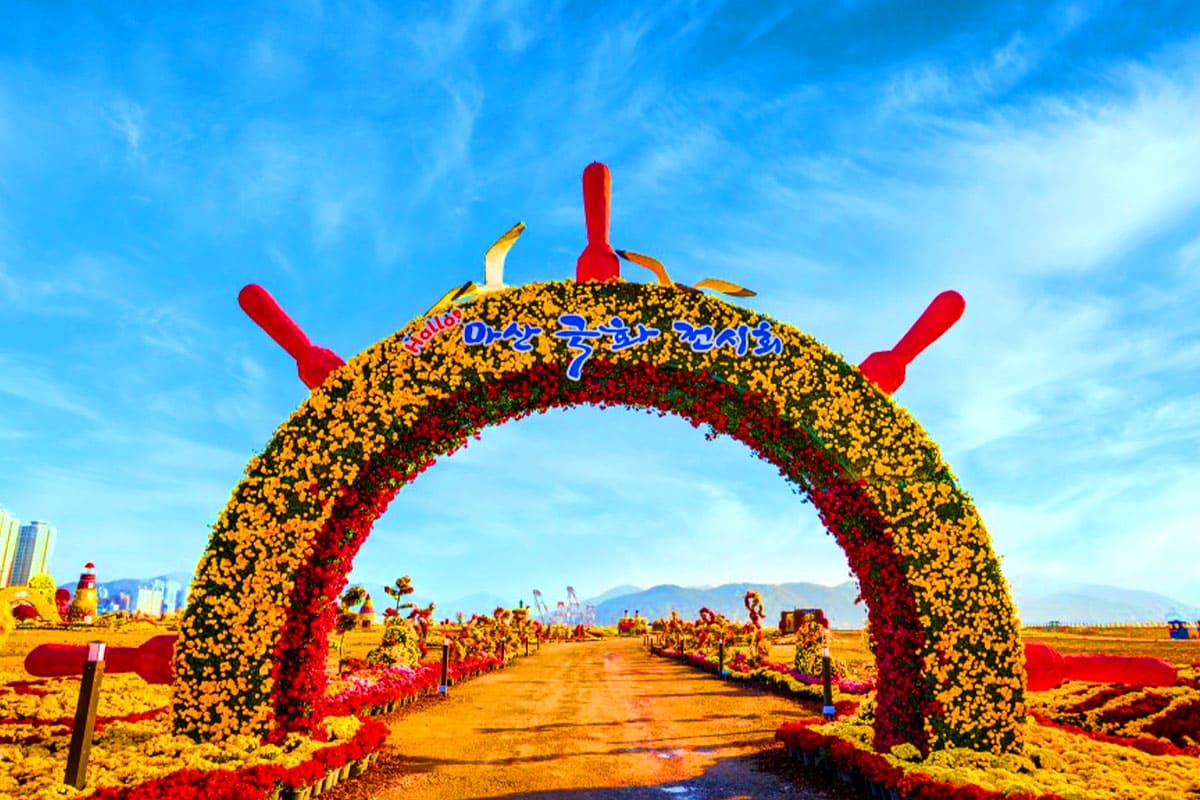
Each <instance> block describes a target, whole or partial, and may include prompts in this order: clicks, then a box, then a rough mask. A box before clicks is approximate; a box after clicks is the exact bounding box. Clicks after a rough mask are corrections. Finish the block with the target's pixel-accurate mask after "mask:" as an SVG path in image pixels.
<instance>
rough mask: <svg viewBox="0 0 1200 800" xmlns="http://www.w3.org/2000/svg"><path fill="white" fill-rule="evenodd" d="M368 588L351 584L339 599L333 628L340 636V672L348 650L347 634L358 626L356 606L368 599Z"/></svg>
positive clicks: (340, 672) (339, 672)
mask: <svg viewBox="0 0 1200 800" xmlns="http://www.w3.org/2000/svg"><path fill="white" fill-rule="evenodd" d="M366 596H367V590H366V589H364V588H363V587H361V586H351V587H350V588H349V589H347V590H346V592H345V594H343V595H342V599H341V600H340V601H338V608H337V619H336V620H335V621H334V623H333V629H334V630H335V631H337V633H338V634H339V636H338V674H339V675H341V674H342V660H343V658H344V657H345V652H346V634H347V633H349V632H350V631H352V630H354V629H355V627H357V626H358V614H356V613H355V612H354V608H355V607H356V606H359V605H362V602H363V600H364V599H366Z"/></svg>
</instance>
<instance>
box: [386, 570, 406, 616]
mask: <svg viewBox="0 0 1200 800" xmlns="http://www.w3.org/2000/svg"><path fill="white" fill-rule="evenodd" d="M383 591H385V592H386V593H387V596H388V597H391V598H393V599H395V601H396V611H397V612H399V611H400V609H402V608H412V607H413V604H412V603H403V602H401V601H402V600H403V599H404V597H405V595H410V594H412V593H413V591H414V590H413V587H412V580H411V579H410V578H409V577H408V576H407V575H404V576H403V577H400V578H396V584H395V586H385V587H383Z"/></svg>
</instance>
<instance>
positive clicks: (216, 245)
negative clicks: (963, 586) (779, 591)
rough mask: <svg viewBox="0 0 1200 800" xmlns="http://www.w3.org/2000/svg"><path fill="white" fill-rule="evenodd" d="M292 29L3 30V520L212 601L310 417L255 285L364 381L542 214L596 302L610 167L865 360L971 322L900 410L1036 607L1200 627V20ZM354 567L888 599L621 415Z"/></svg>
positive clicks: (479, 447) (556, 274)
mask: <svg viewBox="0 0 1200 800" xmlns="http://www.w3.org/2000/svg"><path fill="white" fill-rule="evenodd" d="M218 5H219V4H218ZM280 5H282V4H270V6H267V5H264V6H262V7H260V8H258V9H257V10H255V9H250V10H247V11H242V10H239V11H237V12H236V13H233V12H226V11H223V10H211V9H210V10H209V11H206V12H203V13H201V12H181V11H179V10H178V9H177V8H176V7H174V6H173V5H172V4H166V5H163V4H125V5H123V6H122V7H121V8H120V9H119V10H116V11H95V12H89V11H86V10H83V9H81V8H79V7H72V8H71V9H69V10H68V9H67V8H65V7H64V6H62V5H61V4H21V5H20V6H19V7H17V8H16V10H13V9H10V10H9V12H8V13H7V14H6V15H5V17H6V20H5V24H4V26H2V28H0V311H2V313H0V503H2V504H3V505H4V506H5V507H6V508H8V509H9V510H10V511H11V512H13V513H15V514H16V515H18V516H19V517H20V518H21V519H22V521H29V520H32V519H43V520H48V521H50V522H51V523H53V524H55V525H56V526H57V527H58V530H59V541H58V545H57V547H56V550H55V555H54V561H53V565H52V566H53V572H54V574H55V577H56V578H58V579H59V580H60V581H66V580H70V579H73V578H74V577H75V575H77V574H78V572H79V570H80V567H81V566H82V564H83V562H85V561H88V560H92V561H95V562H96V564H97V567H98V572H99V573H100V576H101V579H102V580H103V579H105V578H117V577H126V576H150V575H155V574H159V573H162V572H167V571H170V570H179V569H189V568H191V567H192V566H193V565H194V564H195V562H196V560H197V559H198V558H199V556H200V554H201V552H202V551H203V548H204V545H205V542H206V537H207V526H208V525H210V524H211V523H212V522H213V521H214V520H215V519H216V516H217V514H218V512H219V511H220V509H221V508H222V507H223V506H224V504H225V502H226V500H227V499H228V496H229V493H230V491H231V490H232V488H233V486H234V485H235V484H236V482H237V480H238V479H239V477H240V475H241V473H242V470H243V469H244V466H245V464H246V462H247V460H248V459H249V458H250V457H251V455H253V454H254V453H255V452H257V451H259V450H260V449H261V448H262V447H263V446H264V445H265V443H266V442H267V440H268V439H269V438H270V436H271V433H272V431H273V430H274V429H275V427H276V426H278V425H279V424H280V423H281V422H282V421H283V420H284V419H285V418H286V417H287V416H288V414H289V413H291V411H292V410H293V409H295V408H296V406H297V405H298V404H299V403H300V402H301V401H302V400H303V398H304V397H305V396H306V392H307V390H306V389H305V387H304V386H303V385H302V384H301V383H300V381H299V380H298V378H297V377H296V371H295V365H294V363H293V362H292V361H291V360H290V359H289V358H288V357H287V356H286V355H285V354H284V353H283V351H282V350H280V349H279V348H278V347H276V346H275V344H274V343H273V342H271V341H270V340H269V339H268V338H267V336H266V335H265V334H264V333H262V331H260V330H259V329H258V328H257V327H255V326H254V325H253V324H252V323H251V322H250V321H249V320H248V319H247V318H246V317H245V316H244V315H243V314H242V312H241V311H240V309H239V308H238V305H237V302H236V296H237V293H238V290H239V289H240V288H241V287H242V286H243V285H245V284H246V283H250V282H257V283H261V284H263V285H264V286H265V287H266V288H267V289H268V290H270V291H271V292H272V293H273V294H274V295H275V297H276V298H277V299H278V300H279V301H280V303H281V304H282V305H283V307H284V308H285V309H286V310H287V311H288V312H289V313H290V314H291V315H292V316H293V317H294V318H295V319H296V320H297V322H298V323H299V324H300V325H301V326H302V327H303V328H304V329H305V331H306V332H307V333H308V334H309V336H310V337H311V338H312V339H313V341H314V342H316V343H317V344H320V345H324V346H327V347H330V348H332V349H333V350H335V351H336V352H338V353H339V354H340V355H342V357H343V358H349V357H350V356H351V355H353V354H355V353H357V352H359V351H361V350H363V349H364V348H366V347H368V346H370V345H371V344H373V343H375V342H376V341H378V340H380V339H382V338H384V337H386V336H388V335H390V334H391V333H392V332H394V331H396V330H397V329H399V328H400V327H402V326H403V325H405V324H406V323H407V322H408V321H409V320H411V319H413V318H414V317H415V316H417V315H419V314H421V313H423V312H424V311H425V309H426V308H428V307H429V305H430V304H431V303H432V302H433V300H434V299H435V298H436V297H438V296H440V295H441V294H442V293H443V292H444V291H445V290H446V289H447V288H449V287H451V286H454V285H458V284H461V283H462V282H463V281H465V280H467V279H469V278H471V279H478V278H481V277H482V256H483V251H484V250H485V249H486V248H487V246H488V245H489V244H490V243H491V242H492V241H493V240H494V239H495V238H496V237H497V236H499V235H500V234H501V233H503V232H504V231H505V230H507V229H508V228H509V227H510V226H511V225H512V224H513V223H514V222H516V221H517V220H523V221H524V222H525V223H526V224H527V226H528V228H527V230H526V232H525V234H524V235H523V236H522V238H521V240H520V241H519V242H518V243H517V244H516V246H515V247H514V249H513V251H512V252H511V253H510V255H509V258H508V264H507V268H506V275H505V277H506V280H507V281H508V282H509V283H522V282H526V281H534V280H550V279H562V278H567V277H571V276H573V274H574V265H575V259H576V257H577V256H578V254H579V252H580V250H581V249H582V247H583V244H584V241H585V239H584V226H583V214H582V198H581V192H580V173H581V171H582V169H583V167H584V166H585V165H586V164H587V163H588V162H590V161H593V160H600V161H604V162H605V163H607V164H608V165H609V166H610V168H611V170H612V174H613V198H614V204H613V217H612V240H613V244H614V245H615V246H616V247H619V248H625V249H629V250H635V251H639V252H645V253H650V254H653V255H654V256H656V257H657V258H659V259H661V260H662V261H663V262H664V263H665V264H666V265H667V266H668V268H669V269H670V270H671V273H672V276H673V277H675V278H677V279H680V280H685V281H688V282H692V281H695V280H698V279H700V278H703V277H709V276H713V277H721V278H725V279H727V280H731V281H734V282H737V283H740V284H743V285H746V286H749V287H751V288H753V289H755V290H756V291H757V292H758V296H757V297H755V298H751V299H748V300H745V301H738V302H743V303H745V304H746V305H749V306H751V307H753V308H755V309H758V310H760V311H762V312H765V313H767V314H770V315H772V316H774V317H776V318H778V319H781V320H784V321H786V322H789V323H791V324H793V325H795V326H797V327H799V328H801V329H803V330H806V331H808V332H809V333H812V334H813V335H815V336H816V337H817V338H818V339H820V340H821V341H823V342H824V343H826V344H827V345H828V346H830V347H831V348H832V349H833V350H835V351H837V352H839V353H841V354H842V355H843V356H844V357H845V358H846V359H847V360H848V361H851V362H853V363H857V362H859V361H861V360H862V358H863V357H865V356H866V355H867V354H868V353H870V352H872V351H874V350H882V349H885V348H887V347H890V346H892V345H893V344H894V343H895V342H896V340H897V339H898V338H899V336H900V335H901V334H902V333H903V332H904V330H905V329H906V328H907V327H908V325H909V324H910V323H911V322H912V321H913V320H914V319H915V318H916V316H917V315H918V314H919V312H920V311H921V310H922V309H923V308H924V307H925V305H926V304H927V303H928V302H929V300H930V299H932V297H933V296H934V295H936V294H937V293H938V292H940V291H942V290H943V289H951V288H953V289H957V290H958V291H960V292H961V293H962V294H963V295H964V296H965V297H966V300H967V310H966V314H965V316H964V318H963V319H962V321H961V322H960V323H959V324H958V325H957V326H956V327H955V328H954V329H952V330H951V332H950V333H949V334H947V335H946V336H945V337H944V338H943V339H942V340H941V341H939V342H938V343H937V344H935V345H934V346H933V347H932V348H930V349H929V350H928V351H926V353H924V354H923V355H922V356H921V357H920V358H919V359H918V360H917V362H916V363H915V364H914V365H913V366H912V367H911V368H910V369H909V373H908V381H907V383H906V384H905V385H904V386H903V387H902V388H901V389H900V390H899V392H897V394H896V400H897V402H899V403H901V404H902V405H904V406H906V407H907V408H908V409H909V410H910V411H911V412H912V413H913V414H914V415H915V417H916V418H917V419H918V420H919V421H920V422H921V423H922V425H923V426H924V427H925V428H926V429H927V430H928V431H929V433H930V435H931V436H932V437H933V438H934V439H935V440H936V441H937V442H938V443H939V445H940V446H941V448H942V452H943V455H944V457H945V458H946V460H947V461H948V462H949V464H950V465H951V467H952V468H953V469H954V471H955V472H956V474H957V475H958V477H959V479H960V482H961V483H962V485H963V487H964V488H965V489H966V490H967V492H969V493H970V494H971V495H972V496H973V497H974V498H975V500H976V503H977V505H978V507H979V508H980V510H981V512H982V514H983V518H984V520H985V523H986V524H987V527H988V529H989V531H990V532H991V535H992V539H993V544H994V546H995V549H996V551H997V552H998V553H999V554H1000V555H1001V556H1002V558H1003V565H1004V569H1005V570H1006V572H1007V573H1009V574H1012V575H1017V574H1023V573H1037V574H1041V575H1046V576H1054V577H1057V578H1060V579H1063V580H1072V581H1084V582H1096V583H1111V584H1114V585H1118V586H1126V587H1131V588H1143V589H1151V590H1156V591H1161V592H1163V593H1167V594H1171V595H1173V596H1175V597H1176V598H1178V599H1180V600H1182V601H1184V602H1187V603H1191V604H1193V605H1195V604H1200V588H1197V587H1198V586H1200V584H1198V583H1197V581H1196V559H1195V548H1196V544H1197V540H1198V537H1197V534H1198V533H1200V462H1198V461H1197V459H1196V455H1195V454H1196V452H1197V451H1200V441H1198V440H1200V389H1198V388H1197V387H1200V380H1198V379H1200V314H1197V308H1198V305H1200V224H1198V223H1200V181H1198V180H1197V179H1196V176H1197V175H1200V7H1197V6H1195V4H1193V3H1190V2H1179V3H1169V2H1156V3H1128V4H1119V3H1104V2H1099V3H1088V2H1068V3H1054V4H1041V3H1031V4H1014V3H1008V2H999V3H975V4H969V3H958V2H952V3H949V2H948V3H943V4H920V7H921V9H922V10H921V11H919V12H918V11H916V10H915V8H916V6H915V5H914V4H909V3H885V2H866V1H863V2H846V3H842V4H837V3H808V4H787V3H784V4H780V3H759V4H721V3H700V2H695V3H687V4H662V7H661V8H660V7H658V6H659V4H649V5H648V4H637V3H628V4H583V3H570V4H564V3H558V4H556V3H550V2H535V3H528V4H523V3H519V2H490V3H483V2H479V3H458V4H453V5H443V4H441V3H431V4H394V5H390V4H381V5H372V4H369V3H353V4H345V5H343V4H333V3H320V2H312V3H300V4H294V5H291V6H289V7H288V8H287V10H280V9H279V8H276V7H275V6H280ZM652 6H653V7H652ZM634 269H635V268H634ZM625 274H626V276H628V277H634V278H636V279H638V280H643V279H646V278H648V277H649V273H642V274H638V273H637V272H633V271H632V270H631V268H629V267H626V268H625ZM464 491H466V492H468V493H469V495H468V496H469V497H470V501H469V502H464V501H463V497H464ZM357 564H358V566H357V567H356V569H355V572H354V576H353V577H354V578H355V579H356V580H359V581H363V582H368V583H383V582H390V581H391V580H392V579H393V578H395V577H396V576H397V575H400V574H403V573H407V574H410V575H412V577H413V581H414V584H415V585H416V586H417V589H418V591H419V592H420V593H421V594H426V595H432V596H434V597H443V598H447V597H456V596H461V595H464V594H468V593H471V592H476V591H490V592H494V593H497V594H500V595H503V596H506V597H512V598H513V601H514V602H515V600H516V599H517V598H518V597H521V598H524V599H525V600H526V601H528V599H529V590H530V589H532V588H534V587H537V588H540V589H541V590H542V591H543V592H544V593H545V595H546V597H547V599H549V600H551V601H553V600H555V599H557V598H559V597H561V596H563V595H564V594H565V589H564V587H565V586H566V585H567V584H571V585H573V586H575V587H576V589H577V590H578V591H579V594H580V595H581V596H583V597H587V596H590V595H594V594H598V593H600V592H602V591H604V590H606V589H608V588H609V587H611V586H613V585H616V584H621V583H633V584H637V585H641V586H649V585H652V584H656V583H667V582H670V583H681V584H694V585H703V584H717V583H723V582H729V581H764V582H781V581H788V580H809V581H814V582H818V583H825V584H834V583H839V582H841V581H843V580H846V579H847V578H848V577H849V573H848V568H847V566H846V562H845V559H844V557H843V556H842V554H841V552H840V550H839V549H838V548H837V546H836V545H835V544H834V542H833V540H832V538H831V537H830V536H828V535H827V534H825V533H824V531H823V530H822V529H821V527H820V525H819V523H818V521H817V519H816V516H815V514H814V512H813V511H812V508H811V506H809V505H807V504H804V503H802V502H801V501H800V498H798V497H797V496H796V495H794V494H793V493H792V492H791V491H790V489H789V487H788V486H787V485H786V484H785V483H784V482H783V481H782V480H781V479H780V478H779V477H778V476H777V474H776V473H775V472H774V470H773V469H772V468H770V467H769V466H767V465H766V464H764V463H762V462H759V461H757V460H756V459H754V458H753V457H751V456H750V454H749V451H748V450H747V449H746V448H745V447H743V446H742V445H740V444H738V443H736V442H733V441H730V440H727V439H726V440H718V441H716V442H706V441H705V440H704V438H703V436H702V434H701V433H700V432H697V431H694V430H693V429H692V428H691V427H690V426H688V425H687V424H686V423H684V422H682V421H680V420H677V419H659V418H657V417H651V416H647V415H644V414H638V413H634V412H623V411H619V410H607V411H603V412H601V411H598V410H595V409H586V408H585V409H577V410H573V411H569V412H554V413H551V414H549V415H546V416H542V417H537V418H534V419H529V420H525V421H521V422H518V423H511V424H508V425H505V426H501V427H498V428H493V429H489V430H487V431H485V432H484V435H483V438H482V440H481V441H480V442H476V443H472V444H471V446H470V447H468V448H467V449H466V450H465V451H463V452H461V453H458V454H456V455H454V456H453V457H451V458H449V459H446V460H444V461H443V462H441V463H440V464H439V465H438V466H437V467H435V468H434V469H433V470H431V471H430V472H428V473H426V474H425V475H423V476H422V477H421V479H420V480H419V481H418V482H417V483H415V484H413V485H412V486H410V487H408V488H406V489H404V490H403V491H402V492H401V493H400V494H399V495H398V496H397V498H396V500H395V501H394V502H393V504H392V507H391V509H390V510H389V511H388V513H387V514H386V515H385V516H384V517H383V518H381V519H380V521H379V522H378V524H377V525H376V528H375V530H374V531H373V533H372V535H371V537H370V539H369V541H368V542H367V544H366V545H365V546H364V548H363V550H362V551H360V553H359V557H358V560H357Z"/></svg>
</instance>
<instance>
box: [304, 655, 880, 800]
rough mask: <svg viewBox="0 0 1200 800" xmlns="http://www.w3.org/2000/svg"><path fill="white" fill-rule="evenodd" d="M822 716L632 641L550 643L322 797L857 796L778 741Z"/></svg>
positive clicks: (424, 721)
mask: <svg viewBox="0 0 1200 800" xmlns="http://www.w3.org/2000/svg"><path fill="white" fill-rule="evenodd" d="M817 711H818V710H817V709H815V707H809V706H805V705H801V704H799V703H797V702H795V701H791V700H786V699H783V698H780V697H776V696H774V695H770V694H766V693H763V692H759V691H755V690H753V689H745V688H739V687H737V686H734V685H730V684H727V683H725V682H723V681H721V680H718V679H716V678H714V677H713V676H711V675H706V674H704V673H701V672H699V671H696V670H693V669H691V668H688V667H684V666H682V665H680V664H678V663H677V662H672V661H668V660H666V659H662V658H657V657H653V656H650V655H649V654H648V653H646V652H645V650H644V649H643V648H642V644H641V639H640V638H639V639H608V640H604V641H599V642H587V643H578V644H557V645H545V646H543V647H542V650H541V652H540V653H539V654H536V655H534V656H531V657H530V658H527V659H526V658H521V659H518V660H517V661H516V663H514V664H513V665H511V666H510V667H509V668H507V669H505V670H502V671H499V672H496V673H492V674H489V675H485V676H482V677H480V678H477V679H475V680H472V681H469V682H467V683H464V684H462V685H459V686H454V687H451V689H450V692H449V695H448V697H445V698H438V697H429V698H426V699H424V700H423V701H421V702H420V703H417V704H415V705H413V706H410V707H408V708H406V709H404V710H403V711H401V712H399V713H398V714H397V715H396V717H397V718H395V719H390V720H388V722H389V723H391V725H392V729H393V732H392V736H391V739H390V740H389V742H388V746H387V750H386V753H385V755H384V756H383V757H382V758H381V759H380V762H379V764H378V765H377V767H376V768H375V769H374V770H372V771H371V772H369V773H367V774H366V775H364V776H363V777H361V778H359V779H357V780H353V781H349V782H347V783H344V784H341V785H339V786H337V787H336V788H335V789H334V790H333V791H332V792H331V793H329V794H327V795H325V796H326V797H328V798H329V800H361V799H362V798H378V799H379V800H390V799H391V798H405V799H406V800H420V799H421V798H430V799H431V800H432V798H438V799H439V800H449V799H450V798H516V797H530V798H543V799H544V800H631V799H632V798H643V797H658V798H679V799H680V800H718V799H719V800H733V799H734V798H755V799H756V800H774V798H813V799H814V800H816V799H817V798H820V800H852V798H857V797H858V795H857V794H855V793H854V792H852V791H850V790H849V789H848V787H846V786H844V785H842V784H840V783H838V782H837V781H836V780H833V779H830V778H828V777H826V776H825V775H824V774H823V773H820V772H815V771H811V770H804V769H801V768H800V767H799V766H798V765H795V764H794V763H793V762H791V761H789V760H788V759H787V757H786V756H785V755H784V753H783V749H782V746H781V745H779V744H777V743H775V742H774V740H773V737H774V734H775V729H776V728H778V727H779V725H780V724H781V723H783V722H786V721H788V720H790V719H795V718H796V717H798V716H802V715H810V714H813V713H816V712H817Z"/></svg>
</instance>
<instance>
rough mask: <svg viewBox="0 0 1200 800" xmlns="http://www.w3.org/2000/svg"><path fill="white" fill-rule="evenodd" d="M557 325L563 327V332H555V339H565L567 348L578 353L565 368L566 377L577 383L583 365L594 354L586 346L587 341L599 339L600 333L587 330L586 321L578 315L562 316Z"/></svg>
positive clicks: (591, 349) (588, 346)
mask: <svg viewBox="0 0 1200 800" xmlns="http://www.w3.org/2000/svg"><path fill="white" fill-rule="evenodd" d="M558 324H559V325H561V326H562V327H563V330H560V331H555V332H554V335H555V337H557V338H559V339H566V340H567V347H570V348H571V349H572V350H578V351H579V355H577V356H575V358H573V359H571V363H570V364H569V365H568V366H567V377H568V378H570V379H571V380H573V381H577V380H579V378H580V376H581V375H582V374H583V365H584V363H585V362H586V361H587V360H588V359H589V358H591V357H592V353H593V352H594V348H593V347H592V346H591V345H590V344H588V340H589V339H595V338H597V337H599V336H600V332H599V331H591V330H588V328H587V320H585V319H584V318H583V317H581V316H580V315H578V314H562V315H561V316H559V318H558Z"/></svg>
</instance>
